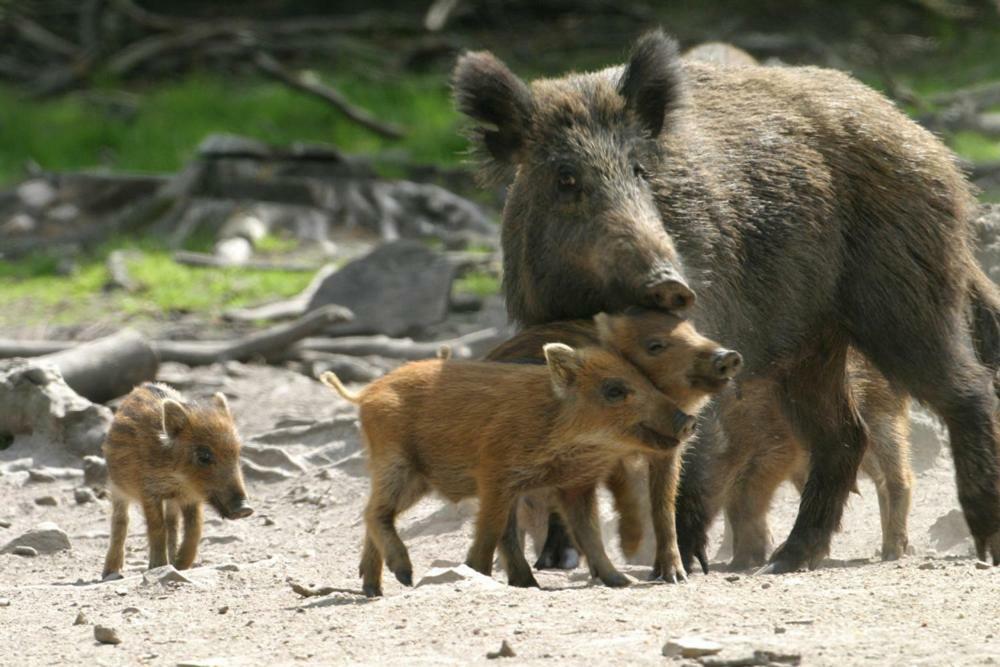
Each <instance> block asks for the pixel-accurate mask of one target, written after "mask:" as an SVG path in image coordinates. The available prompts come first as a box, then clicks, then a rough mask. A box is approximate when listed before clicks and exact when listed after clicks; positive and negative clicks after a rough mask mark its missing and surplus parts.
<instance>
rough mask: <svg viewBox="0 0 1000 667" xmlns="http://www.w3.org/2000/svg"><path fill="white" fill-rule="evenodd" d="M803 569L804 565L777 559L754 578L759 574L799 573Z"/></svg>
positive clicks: (760, 570) (761, 569)
mask: <svg viewBox="0 0 1000 667" xmlns="http://www.w3.org/2000/svg"><path fill="white" fill-rule="evenodd" d="M802 568H803V564H802V563H796V562H794V561H792V560H788V559H785V558H775V559H773V560H772V561H771V562H770V563H768V564H767V565H765V566H764V567H762V568H760V569H759V570H757V571H756V572H754V573H753V574H754V576H757V575H759V574H788V573H789V572H798V571H799V570H801V569H802Z"/></svg>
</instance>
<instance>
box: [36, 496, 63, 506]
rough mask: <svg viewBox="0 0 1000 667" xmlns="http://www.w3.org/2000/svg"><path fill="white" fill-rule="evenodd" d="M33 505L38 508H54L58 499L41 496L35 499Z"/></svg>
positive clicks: (57, 503)
mask: <svg viewBox="0 0 1000 667" xmlns="http://www.w3.org/2000/svg"><path fill="white" fill-rule="evenodd" d="M35 504H36V505H38V506H40V507H56V506H57V505H59V499H58V498H56V497H55V496H41V497H39V498H35Z"/></svg>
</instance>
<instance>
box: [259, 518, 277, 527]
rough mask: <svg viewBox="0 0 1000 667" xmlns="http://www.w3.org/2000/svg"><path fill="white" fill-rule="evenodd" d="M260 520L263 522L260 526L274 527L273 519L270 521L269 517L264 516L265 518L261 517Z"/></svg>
mask: <svg viewBox="0 0 1000 667" xmlns="http://www.w3.org/2000/svg"><path fill="white" fill-rule="evenodd" d="M262 518H263V519H264V520H263V521H262V522H261V524H260V525H262V526H273V525H274V519H272V518H271V517H269V516H265V517H262Z"/></svg>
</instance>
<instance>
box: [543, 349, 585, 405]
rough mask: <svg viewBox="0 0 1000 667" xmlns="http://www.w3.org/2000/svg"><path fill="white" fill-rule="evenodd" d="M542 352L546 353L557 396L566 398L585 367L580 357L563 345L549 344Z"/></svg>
mask: <svg viewBox="0 0 1000 667" xmlns="http://www.w3.org/2000/svg"><path fill="white" fill-rule="evenodd" d="M542 351H543V352H545V363H546V364H548V367H549V375H550V376H551V378H552V387H553V389H555V392H556V395H558V396H565V395H566V393H567V392H568V391H569V390H570V389H571V388H572V387H573V385H575V384H576V381H577V376H578V375H579V373H580V370H581V368H582V365H583V364H582V362H581V360H580V356H579V355H578V354H577V353H576V351H575V350H574V349H573V348H571V347H570V346H569V345H563V344H562V343H548V344H546V345H545V346H544V347H543V348H542Z"/></svg>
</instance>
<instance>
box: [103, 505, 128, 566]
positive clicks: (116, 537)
mask: <svg viewBox="0 0 1000 667" xmlns="http://www.w3.org/2000/svg"><path fill="white" fill-rule="evenodd" d="M128 505H129V503H128V500H127V499H125V498H122V497H121V496H118V495H115V494H114V492H112V496H111V544H109V545H108V554H107V556H105V557H104V571H103V572H102V573H101V578H102V579H107V578H108V577H110V576H112V575H118V574H120V573H121V571H122V566H123V565H124V564H125V536H126V535H127V534H128Z"/></svg>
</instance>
